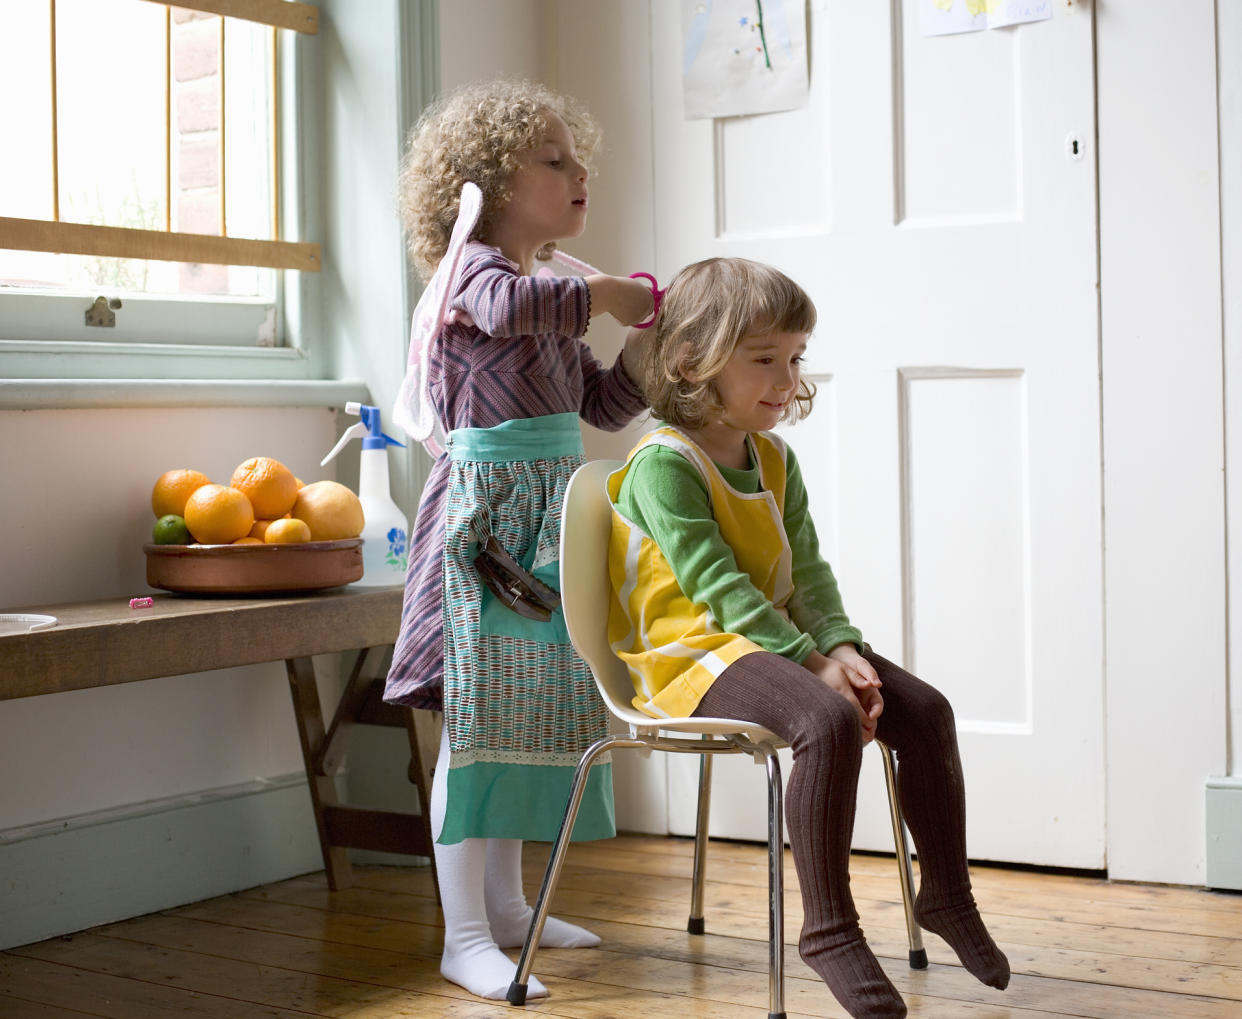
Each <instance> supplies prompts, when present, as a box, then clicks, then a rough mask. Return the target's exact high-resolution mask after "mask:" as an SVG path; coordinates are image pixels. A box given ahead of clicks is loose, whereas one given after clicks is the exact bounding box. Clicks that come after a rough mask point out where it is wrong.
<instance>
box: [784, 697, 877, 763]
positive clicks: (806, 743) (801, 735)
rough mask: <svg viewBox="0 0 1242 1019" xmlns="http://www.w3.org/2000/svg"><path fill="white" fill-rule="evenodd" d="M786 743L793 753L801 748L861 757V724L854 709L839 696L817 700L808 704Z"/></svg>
mask: <svg viewBox="0 0 1242 1019" xmlns="http://www.w3.org/2000/svg"><path fill="white" fill-rule="evenodd" d="M790 746H791V747H792V748H793V751H794V753H795V754H797V753H799V751H800V750H803V749H804V750H812V751H821V752H828V753H832V754H839V753H849V754H855V755H858V756H861V754H862V724H861V722H860V721H859V719H858V712H857V711H855V710H854V706H853V705H852V704H850V702H849V701H847V700H846V699H845V698H844V697H841V696H834V697H832V698H824V699H821V700H818V701H816V702H815V703H814V704H812V705H809V706H808V708H807V711H806V713H805V714H804V716H803V719H802V724H801V725H800V726H799V730H798V732H797V733H795V735H794V739H793V740H792V741H791V742H790Z"/></svg>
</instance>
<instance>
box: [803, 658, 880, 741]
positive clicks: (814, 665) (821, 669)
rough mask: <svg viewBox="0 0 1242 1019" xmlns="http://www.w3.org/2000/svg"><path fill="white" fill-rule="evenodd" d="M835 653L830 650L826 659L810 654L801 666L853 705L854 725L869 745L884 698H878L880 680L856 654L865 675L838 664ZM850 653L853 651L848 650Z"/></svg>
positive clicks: (854, 665) (849, 665)
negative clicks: (858, 726) (859, 729)
mask: <svg viewBox="0 0 1242 1019" xmlns="http://www.w3.org/2000/svg"><path fill="white" fill-rule="evenodd" d="M845 646H847V647H849V645H845ZM838 650H840V648H833V653H832V654H830V655H829V656H828V657H825V656H824V655H821V654H820V653H819V652H818V651H812V652H811V653H810V654H809V655H808V656H807V659H806V661H805V662H803V663H802V664H803V665H804V666H805V667H806V668H807V669H810V671H811V672H813V673H815V675H817V676H818V677H819V678H820V679H821V680H823V682H825V683H827V684H828V685H829V686H830V687H832V689H834V690H835V691H836V692H837V693H839V694H840V695H841V696H842V697H844V698H845V699H846V700H847V701H849V702H850V704H852V705H853V706H854V710H855V711H856V712H857V713H858V724H859V725H860V726H861V727H862V732H863V742H864V743H870V742H871V741H872V740H873V739H875V731H876V725H877V723H878V722H879V718H880V713H881V712H882V711H883V710H884V698H883V697H881V696H880V689H879V688H880V677H879V676H877V675H876V673H875V669H873V668H872V667H871V663H870V662H868V661H867V660H866V659H865V658H863V657H862V655H860V654H858V652H857V651H854V655H855V657H856V658H857V659H858V662H861V664H862V667H863V668H865V669H866V672H864V671H863V669H862V668H858V667H857V665H858V663H856V662H852V661H851V662H843V661H841V656H838V655H836V654H835V652H836V651H838ZM850 650H852V651H853V650H854V649H853V648H852V647H850Z"/></svg>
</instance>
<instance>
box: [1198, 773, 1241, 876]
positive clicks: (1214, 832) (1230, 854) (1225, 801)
mask: <svg viewBox="0 0 1242 1019" xmlns="http://www.w3.org/2000/svg"><path fill="white" fill-rule="evenodd" d="M1206 883H1207V886H1208V887H1209V888H1228V889H1233V890H1236V891H1242V776H1237V775H1234V776H1229V777H1225V778H1209V779H1208V780H1207V879H1206Z"/></svg>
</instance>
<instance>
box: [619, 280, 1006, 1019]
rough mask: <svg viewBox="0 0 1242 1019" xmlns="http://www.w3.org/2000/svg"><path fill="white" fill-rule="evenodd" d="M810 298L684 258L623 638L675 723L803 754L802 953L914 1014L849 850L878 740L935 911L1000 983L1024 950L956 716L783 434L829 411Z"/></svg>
mask: <svg viewBox="0 0 1242 1019" xmlns="http://www.w3.org/2000/svg"><path fill="white" fill-rule="evenodd" d="M814 328H815V307H814V305H813V304H812V303H811V300H810V298H809V297H808V296H807V295H806V293H805V292H804V291H803V290H802V289H801V288H800V287H799V286H798V285H797V284H796V283H794V282H793V281H792V280H790V279H789V278H788V277H786V276H785V275H784V274H782V273H780V272H778V271H777V270H775V269H773V268H770V267H768V266H765V265H761V264H758V263H755V262H750V261H746V260H744V259H736V258H717V259H709V260H707V261H704V262H699V263H696V264H694V265H691V266H688V267H687V268H685V269H683V270H682V271H681V273H679V274H678V276H677V277H676V278H675V279H674V280H673V282H672V283H671V284H670V286H669V288H668V291H667V293H666V294H665V297H664V303H663V306H662V308H661V310H660V314H659V316H658V317H657V320H656V324H655V327H654V328H653V329H652V330H651V332H652V333H654V336H652V337H650V338H649V340H648V343H647V345H646V346H645V347H644V349H643V352H642V364H643V370H642V374H643V384H644V389H645V391H646V393H647V397H648V399H649V400H650V402H651V406H652V409H653V411H654V412H655V414H656V415H657V417H658V418H660V419H661V420H662V421H663V422H664V423H663V424H662V425H661V426H660V427H658V428H656V429H655V430H654V431H652V432H650V433H649V434H648V435H647V436H646V437H645V438H644V439H643V440H642V441H641V442H640V443H639V444H638V445H637V446H636V447H635V448H634V450H633V451H632V452H631V453H630V455H629V457H628V459H627V462H626V464H625V466H624V467H622V468H621V469H620V470H619V471H617V472H616V473H615V474H613V475H612V476H611V477H610V479H609V492H610V495H611V497H612V500H613V503H614V509H615V513H614V517H613V533H612V547H611V549H610V555H609V562H610V573H611V581H612V586H613V591H614V599H613V605H612V612H611V618H610V621H609V637H610V639H611V641H612V646H613V648H614V649H615V650H616V651H617V654H618V655H619V656H620V657H621V658H622V659H623V660H624V661H625V662H626V664H627V665H628V666H629V669H630V675H631V677H632V678H633V680H634V689H635V697H634V704H635V706H637V707H638V708H640V709H641V710H643V711H645V712H647V713H648V714H651V715H653V716H655V717H657V718H658V717H660V716H687V715H694V714H699V715H704V716H717V717H725V718H741V719H746V720H748V721H752V722H755V723H757V724H759V725H762V726H764V727H765V728H767V729H769V730H771V731H772V732H774V733H776V734H777V735H778V736H780V737H781V738H782V739H783V740H785V741H786V742H788V743H789V745H790V746H791V747H792V749H793V759H794V763H793V768H792V770H791V772H790V775H789V782H788V787H787V790H786V793H785V812H786V817H787V824H788V831H789V840H790V843H791V846H792V849H793V857H794V863H795V866H796V867H797V872H798V879H799V884H800V886H801V891H802V902H803V910H804V915H805V922H804V924H803V928H802V935H801V938H800V940H799V951H800V954H801V956H802V958H803V960H805V961H806V963H807V964H808V965H810V966H811V968H812V969H814V970H815V971H816V972H817V973H818V974H819V975H820V976H821V977H822V978H823V980H824V981H825V982H826V983H827V985H828V987H829V989H830V990H831V991H832V993H833V994H834V995H835V996H836V998H837V1000H838V1001H839V1002H840V1003H841V1005H842V1006H843V1007H844V1008H845V1009H846V1011H848V1012H849V1014H850V1015H851V1016H871V1017H877V1016H904V1015H905V1014H906V1006H905V1003H904V1002H903V1001H902V998H901V995H900V994H898V992H897V990H896V988H895V987H893V985H892V983H891V982H890V981H889V980H888V978H887V977H886V976H885V974H884V971H883V969H882V968H881V967H880V964H879V962H878V961H877V960H876V958H875V956H874V955H873V954H872V952H871V949H870V948H869V947H868V945H867V942H866V939H865V938H864V937H863V932H862V930H861V929H860V928H859V926H858V914H857V912H856V911H855V908H854V903H853V899H852V898H851V895H850V878H849V854H850V841H851V837H852V832H853V824H854V807H855V798H856V793H857V787H858V770H859V765H860V762H861V757H862V749H863V746H864V744H866V743H867V742H869V741H870V740H872V739H879V740H882V741H883V742H884V743H886V744H887V745H889V746H890V747H892V749H893V750H894V751H895V752H896V755H897V758H898V762H899V766H898V772H897V790H898V796H899V799H900V802H901V807H902V810H903V811H904V812H905V817H906V821H907V823H908V824H909V827H910V832H911V834H912V835H913V837H914V844H915V846H916V848H917V851H918V859H919V870H920V872H921V878H922V879H921V886H920V890H919V894H918V897H917V900H916V905H915V913H916V916H917V918H918V921H919V923H921V924H922V925H923V927H925V928H926V929H927V930H930V931H933V932H935V933H936V934H939V935H940V936H941V937H942V938H944V940H945V941H946V942H948V944H949V945H950V946H951V947H952V948H953V950H954V951H955V952H956V953H957V955H958V957H959V958H960V959H961V961H962V964H963V965H964V966H965V967H966V969H967V970H969V971H970V972H971V973H973V974H974V975H975V976H976V977H977V978H978V979H979V980H981V981H983V982H984V983H985V984H989V985H991V986H993V987H997V988H1002V989H1003V988H1004V987H1005V986H1006V985H1007V984H1008V983H1009V962H1008V960H1007V959H1006V957H1005V955H1004V953H1003V952H1001V950H1000V949H999V948H998V947H997V946H996V944H995V943H994V942H993V940H992V938H991V936H990V935H989V934H988V931H987V929H986V928H985V926H984V923H983V920H982V919H981V918H980V916H979V911H978V909H977V908H976V906H975V901H974V898H973V896H972V894H971V885H970V876H969V873H968V870H967V864H966V822H965V791H964V786H963V782H962V766H961V761H960V759H959V756H958V747H957V734H956V729H955V725H954V720H953V712H952V710H951V708H950V707H949V704H948V701H946V700H945V698H944V697H943V696H942V695H941V694H940V693H939V692H938V691H936V690H935V689H933V688H932V687H931V686H929V685H927V684H926V683H924V682H922V681H921V680H919V679H917V678H916V677H914V676H912V675H910V673H908V672H906V671H905V670H903V669H901V668H899V667H898V666H896V665H894V664H893V663H891V662H889V661H887V660H885V659H884V658H881V657H880V656H879V655H877V654H875V653H874V652H873V651H872V650H871V649H870V647H869V646H868V645H866V644H865V643H864V642H863V638H862V634H861V633H860V632H859V631H858V629H856V628H855V627H854V626H853V625H852V624H851V623H850V620H849V618H848V617H847V616H846V614H845V609H844V608H843V606H842V600H841V595H840V592H839V591H838V588H837V582H836V579H835V578H834V576H833V572H832V569H831V567H830V566H829V565H828V563H827V562H825V561H824V560H823V559H822V558H821V557H820V554H819V546H818V542H817V539H816V535H815V527H814V524H813V523H812V520H811V513H810V509H809V506H808V504H807V493H806V489H805V487H804V485H803V481H802V475H801V472H800V470H799V467H798V461H797V458H796V457H795V456H794V453H793V450H792V449H790V448H789V447H788V446H787V445H786V444H785V442H784V441H783V440H782V439H781V438H780V437H779V436H777V435H775V434H773V433H772V432H770V431H769V429H771V428H773V427H774V426H775V425H776V424H777V423H778V422H780V421H785V420H796V419H798V418H800V417H802V416H804V415H805V414H806V413H807V412H808V411H809V410H810V407H811V401H812V397H813V396H814V389H813V387H812V386H810V385H809V384H808V383H807V382H806V381H805V380H803V379H802V378H801V374H800V372H801V365H802V356H803V354H804V352H805V350H806V346H807V343H808V340H809V339H810V335H811V332H812V331H813V329H814Z"/></svg>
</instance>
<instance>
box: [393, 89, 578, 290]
mask: <svg viewBox="0 0 1242 1019" xmlns="http://www.w3.org/2000/svg"><path fill="white" fill-rule="evenodd" d="M548 112H552V113H555V114H556V115H557V116H558V117H560V118H561V119H562V120H563V121H564V122H565V124H566V126H567V127H568V128H569V132H570V134H571V135H572V136H573V139H574V146H575V148H576V149H577V154H578V159H579V160H580V161H581V162H582V163H583V164H584V165H586V166H587V167H588V169H589V168H590V167H591V159H592V157H593V156H594V154H595V151H596V149H597V147H598V146H599V139H600V132H599V128H598V127H596V125H595V121H594V120H592V119H591V115H590V114H589V113H587V111H586V109H585V108H584V107H583V106H582V105H581V104H579V103H578V102H577V101H576V100H574V99H572V98H570V97H569V96H563V95H560V94H558V93H556V92H553V91H552V90H551V89H550V88H547V87H545V86H543V85H540V84H536V83H534V82H530V81H521V80H515V79H497V80H494V81H487V82H478V83H475V84H471V85H466V86H464V87H462V88H459V89H457V90H455V91H453V92H450V93H449V94H447V95H445V96H442V97H440V98H439V99H437V100H436V101H435V102H434V103H432V104H431V106H429V107H428V108H427V109H426V110H425V111H424V112H423V115H422V116H421V117H420V118H419V120H418V123H417V124H415V125H414V128H413V129H412V130H411V131H410V136H409V139H408V141H407V143H406V148H405V156H404V158H403V159H402V161H401V175H400V178H399V182H398V184H399V193H398V199H397V208H398V211H399V212H400V215H401V222H402V224H403V225H404V227H405V232H406V238H407V243H408V245H409V251H410V257H411V258H412V259H413V261H414V265H415V268H417V270H418V272H419V274H420V275H421V276H422V277H423V278H424V279H427V278H429V277H430V276H431V274H432V273H434V272H435V270H436V266H437V265H439V264H440V259H442V258H443V257H444V253H445V251H447V250H448V242H449V236H450V234H451V233H452V231H453V222H454V221H455V220H456V219H457V206H458V203H459V201H460V199H461V186H462V184H463V183H465V182H466V181H468V180H469V181H473V182H474V183H475V184H477V185H478V186H479V189H480V190H481V191H482V192H483V211H482V212H481V213H480V215H479V222H478V224H477V225H476V226H475V229H474V232H473V233H472V234H471V239H472V240H475V239H478V238H482V237H486V236H487V235H488V232H489V231H490V229H491V227H492V224H493V222H494V220H495V217H496V214H497V213H498V212H499V210H500V209H501V208H503V207H504V205H505V203H506V202H507V201H508V200H509V197H510V194H511V191H510V188H509V183H510V181H511V179H512V177H513V173H514V171H515V170H516V169H517V168H518V165H519V164H518V158H517V157H518V155H519V154H520V153H522V152H526V151H529V150H530V149H533V148H535V147H536V146H537V145H539V144H540V143H541V142H542V141H543V138H544V132H545V130H546V121H545V114H546V113H548ZM552 247H553V246H552V245H550V244H549V245H547V246H546V247H545V248H544V249H542V250H541V251H540V252H539V254H538V257H540V258H548V257H550V256H551V254H552V251H551V249H552Z"/></svg>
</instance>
